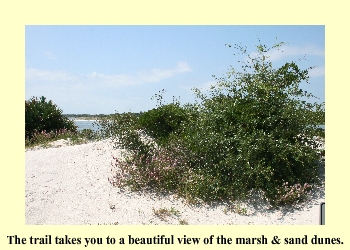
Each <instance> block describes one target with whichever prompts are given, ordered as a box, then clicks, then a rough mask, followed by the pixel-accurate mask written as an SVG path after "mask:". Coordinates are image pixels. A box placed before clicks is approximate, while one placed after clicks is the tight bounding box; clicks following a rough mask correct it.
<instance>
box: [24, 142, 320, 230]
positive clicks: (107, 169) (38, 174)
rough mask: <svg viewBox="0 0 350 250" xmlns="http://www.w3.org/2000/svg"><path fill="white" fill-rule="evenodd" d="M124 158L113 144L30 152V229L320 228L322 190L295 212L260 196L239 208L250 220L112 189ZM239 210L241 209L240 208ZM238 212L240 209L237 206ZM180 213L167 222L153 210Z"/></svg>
mask: <svg viewBox="0 0 350 250" xmlns="http://www.w3.org/2000/svg"><path fill="white" fill-rule="evenodd" d="M118 155H120V151H119V150H116V149H113V147H112V144H111V143H110V142H109V141H107V140H105V141H100V142H94V143H88V144H82V145H75V146H68V145H67V142H66V141H64V140H61V141H58V142H56V143H55V144H54V145H53V147H50V148H46V149H40V148H36V149H34V150H27V151H26V190H25V194H26V215H25V217H26V224H28V225H33V224H34V225H38V224H40V225H41V224H44V225H56V224H60V225H63V224H66V225H82V224H94V225H97V224H124V225H125V224H129V225H130V224H134V225H141V224H145V225H150V224H152V225H154V224H173V225H174V224H175V225H178V224H180V223H185V224H186V223H188V224H190V225H194V224H197V225H208V224H213V225H224V224H231V225H238V224H243V225H248V224H251V225H272V224H275V225H277V224H295V225H303V224H305V225H318V224H319V215H320V203H321V202H323V201H324V199H325V193H324V179H323V185H322V186H320V187H319V188H317V189H315V190H314V191H313V193H312V195H311V197H310V199H309V200H308V201H307V202H305V203H303V204H300V205H299V206H298V207H297V208H279V209H274V210H272V209H269V206H268V205H267V204H266V202H264V201H263V200H262V199H261V198H260V197H259V196H257V197H256V198H255V199H254V198H253V197H252V199H251V200H250V202H247V203H241V204H239V205H240V207H241V208H245V209H246V215H243V214H240V213H237V211H238V209H237V210H236V212H235V211H234V210H232V209H231V210H230V209H229V206H228V205H227V204H226V205H225V204H216V205H211V206H209V205H196V206H195V205H189V204H187V203H186V202H184V201H183V200H182V199H179V198H177V197H175V196H174V195H163V196H157V195H155V194H148V193H138V192H130V191H122V190H120V189H119V188H116V187H113V186H112V185H111V184H110V182H109V181H108V178H109V177H111V176H112V172H111V162H112V156H118ZM236 207H237V206H236ZM237 208H238V207H237ZM159 209H167V210H168V211H171V209H173V211H177V213H175V214H172V215H170V216H165V217H163V218H161V217H159V216H157V215H156V214H155V211H157V210H159Z"/></svg>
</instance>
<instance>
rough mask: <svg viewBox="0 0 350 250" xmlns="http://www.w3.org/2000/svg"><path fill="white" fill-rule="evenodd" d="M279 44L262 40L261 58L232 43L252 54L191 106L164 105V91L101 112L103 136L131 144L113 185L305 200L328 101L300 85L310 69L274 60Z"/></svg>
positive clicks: (209, 197) (204, 197)
mask: <svg viewBox="0 0 350 250" xmlns="http://www.w3.org/2000/svg"><path fill="white" fill-rule="evenodd" d="M281 46H283V43H280V44H277V45H274V46H273V47H272V48H268V47H266V46H264V45H258V46H257V47H256V48H257V51H256V54H255V55H254V56H251V55H247V54H246V48H244V47H242V46H239V45H236V46H232V47H234V48H235V49H236V50H238V51H239V52H240V53H242V54H246V58H247V61H244V62H243V63H242V68H241V69H240V70H236V69H235V68H230V69H229V71H228V72H227V75H225V76H223V77H220V78H215V79H216V82H217V83H216V85H214V86H212V87H211V90H210V92H209V93H208V94H205V93H203V92H201V91H200V90H198V89H194V94H195V96H196V102H195V103H193V104H188V103H187V104H184V105H180V103H179V102H177V101H173V102H172V103H169V104H163V103H162V97H163V92H160V93H159V94H156V96H155V97H156V98H157V100H158V105H157V107H156V108H154V109H152V110H150V111H148V112H145V113H142V114H140V115H139V116H136V115H135V114H132V113H122V114H115V115H110V116H108V117H102V118H101V119H99V121H98V124H99V126H100V127H101V135H102V136H104V137H113V138H115V144H116V146H117V147H119V148H123V149H126V154H125V155H124V157H123V158H114V161H115V162H114V164H115V175H114V178H111V179H110V181H111V183H112V184H113V185H115V186H118V187H124V186H127V187H130V188H131V189H133V190H139V189H153V190H157V191H159V192H163V191H167V192H175V193H177V194H179V195H180V196H182V197H184V198H186V199H188V200H189V201H197V200H201V201H217V200H227V199H231V200H235V199H244V198H246V197H247V196H248V194H249V192H250V191H252V190H260V191H263V193H264V194H265V197H266V199H267V200H269V201H270V203H271V204H276V205H278V204H289V203H294V202H296V201H300V200H303V199H305V197H306V195H307V193H308V192H309V191H310V189H311V186H312V185H313V184H314V183H317V180H318V179H317V176H318V170H319V160H320V154H321V152H320V151H319V150H318V147H319V138H322V137H324V131H323V130H321V129H319V128H318V125H319V124H324V103H321V104H319V103H316V102H314V103H311V102H309V100H310V99H311V98H314V96H313V95H312V94H311V93H308V92H306V91H303V90H302V89H301V88H300V84H301V83H302V82H306V83H308V79H309V75H308V72H309V70H310V69H311V68H308V69H303V70H302V69H300V68H299V67H298V65H297V64H296V63H295V62H289V63H285V64H284V65H282V66H281V67H278V68H275V67H273V65H272V62H271V61H270V60H269V58H268V54H267V53H268V52H269V50H270V49H273V48H279V47H281Z"/></svg>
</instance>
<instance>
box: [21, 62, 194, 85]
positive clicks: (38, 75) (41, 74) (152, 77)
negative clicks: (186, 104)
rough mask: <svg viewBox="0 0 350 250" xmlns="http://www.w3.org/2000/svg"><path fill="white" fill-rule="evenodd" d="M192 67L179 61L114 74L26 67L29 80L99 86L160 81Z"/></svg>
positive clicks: (188, 70)
mask: <svg viewBox="0 0 350 250" xmlns="http://www.w3.org/2000/svg"><path fill="white" fill-rule="evenodd" d="M191 70H192V69H191V67H190V66H189V65H188V64H187V63H186V62H178V63H177V66H176V68H173V69H156V68H154V69H152V70H150V71H149V72H140V73H137V74H135V75H128V74H112V75H106V74H102V73H99V72H93V73H91V74H86V75H73V74H71V73H69V72H66V71H59V70H58V71H49V70H40V69H34V68H29V69H26V81H27V82H29V83H30V82H38V81H45V82H57V83H69V84H79V83H82V84H85V85H86V84H91V85H96V86H99V87H103V86H105V87H119V86H122V85H125V84H127V85H130V84H143V83H149V82H160V81H162V80H164V79H167V78H172V77H175V76H177V75H179V74H183V73H186V72H190V71H191Z"/></svg>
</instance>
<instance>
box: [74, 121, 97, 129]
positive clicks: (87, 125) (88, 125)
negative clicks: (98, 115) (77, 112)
mask: <svg viewBox="0 0 350 250" xmlns="http://www.w3.org/2000/svg"><path fill="white" fill-rule="evenodd" d="M73 121H74V123H75V125H77V126H78V131H81V130H83V129H91V130H93V131H97V130H98V126H97V125H96V124H95V126H93V123H94V122H95V120H73Z"/></svg>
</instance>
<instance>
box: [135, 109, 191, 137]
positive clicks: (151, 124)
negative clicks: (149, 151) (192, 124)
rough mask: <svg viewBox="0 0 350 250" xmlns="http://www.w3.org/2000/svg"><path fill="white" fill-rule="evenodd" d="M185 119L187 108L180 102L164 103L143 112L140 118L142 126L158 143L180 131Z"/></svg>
mask: <svg viewBox="0 0 350 250" xmlns="http://www.w3.org/2000/svg"><path fill="white" fill-rule="evenodd" d="M185 121H187V114H186V110H185V109H183V108H182V107H181V106H180V105H179V104H178V103H170V104H167V105H162V106H160V107H158V108H155V109H152V110H149V111H147V112H145V113H143V114H142V115H141V116H140V118H139V124H140V126H141V127H143V128H144V130H145V131H146V133H148V134H149V135H150V136H152V137H153V138H155V139H156V140H157V142H158V143H162V142H166V140H167V139H168V138H169V136H170V135H171V134H172V133H176V132H179V130H180V128H181V124H182V123H183V122H185Z"/></svg>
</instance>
